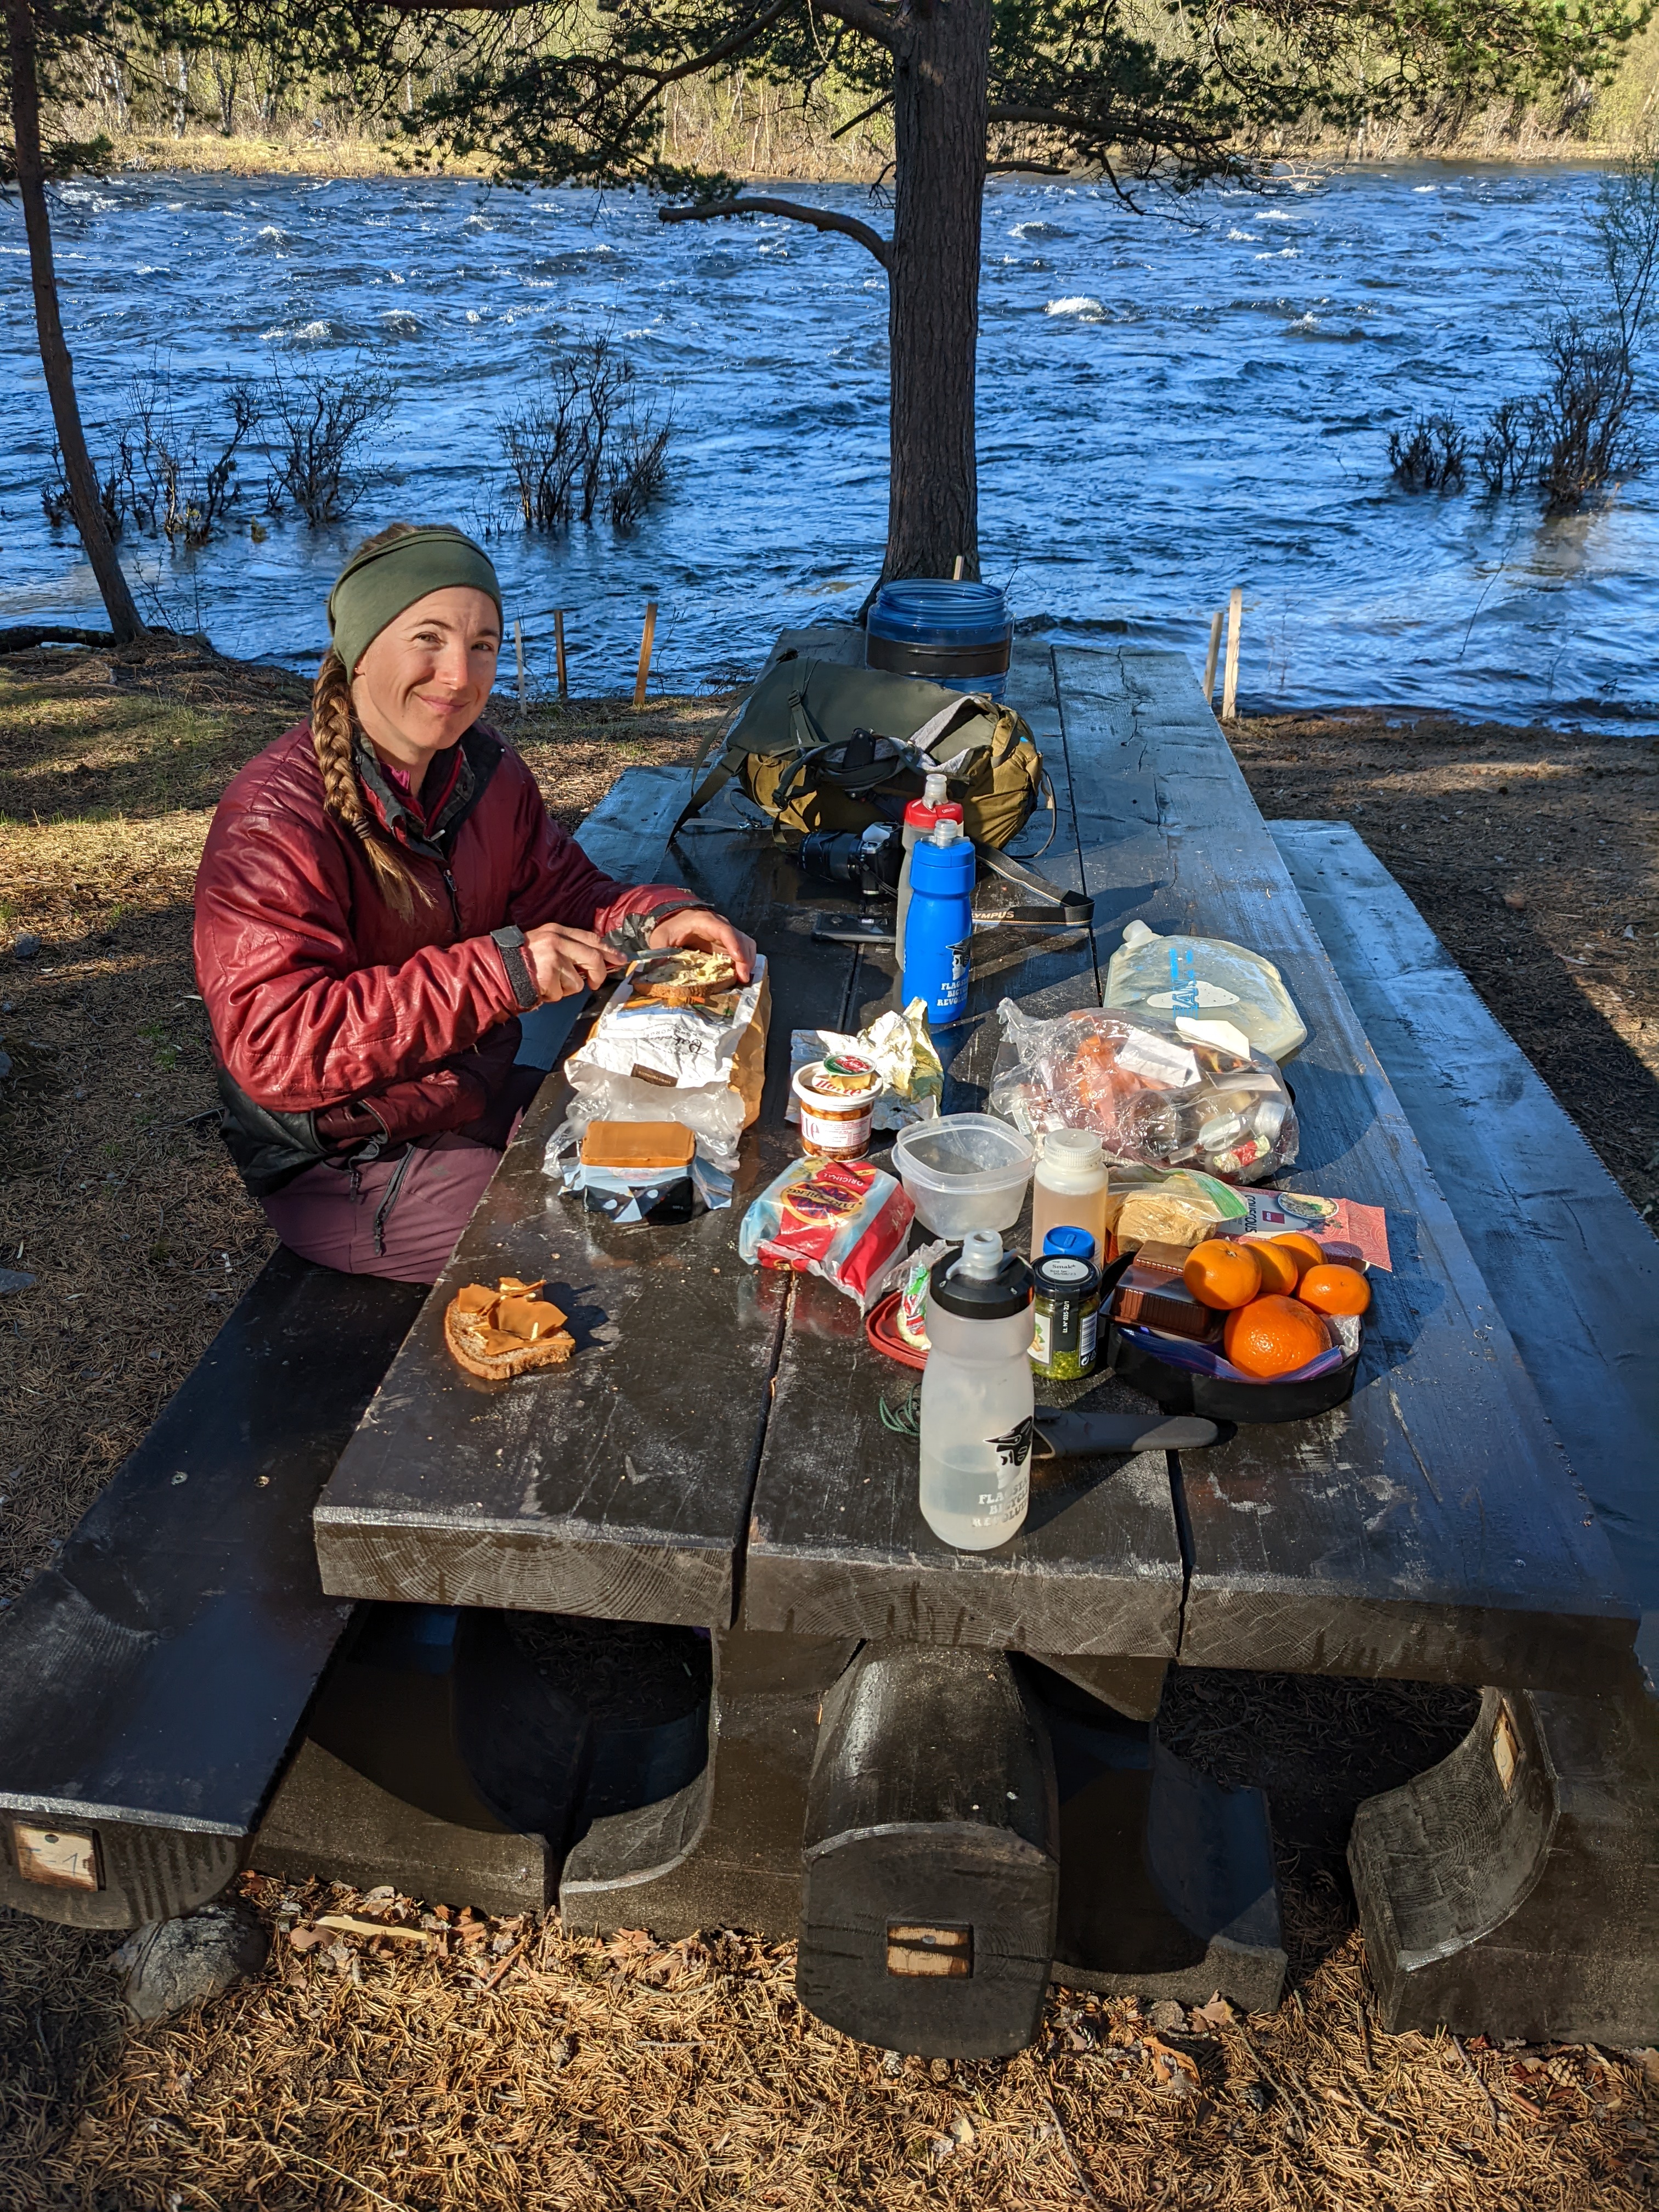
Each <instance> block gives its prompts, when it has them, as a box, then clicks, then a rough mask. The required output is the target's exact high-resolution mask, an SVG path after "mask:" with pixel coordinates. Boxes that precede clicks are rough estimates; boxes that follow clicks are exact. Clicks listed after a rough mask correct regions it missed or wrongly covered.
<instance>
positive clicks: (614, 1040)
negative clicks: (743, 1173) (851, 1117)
mask: <svg viewBox="0 0 1659 2212" xmlns="http://www.w3.org/2000/svg"><path fill="white" fill-rule="evenodd" d="M770 1011H771V994H770V992H769V987H768V984H767V980H766V963H765V961H764V960H757V961H756V963H755V975H754V979H753V981H750V983H748V984H746V985H745V986H744V988H743V989H742V990H741V991H734V992H729V993H727V994H726V995H725V996H724V997H723V998H721V999H719V1000H714V1001H713V1002H711V1003H710V1004H709V1005H708V1006H660V1005H659V1004H658V1003H657V1002H656V1001H655V1000H648V999H636V998H635V997H634V995H633V994H632V993H631V992H630V991H629V987H628V986H627V985H626V984H625V983H624V984H622V985H621V986H619V987H618V988H617V992H616V994H615V995H614V996H613V997H612V999H611V1002H610V1004H609V1005H608V1006H606V1007H605V1012H603V1013H602V1014H601V1015H600V1016H599V1020H598V1021H597V1022H596V1023H595V1024H594V1025H593V1028H592V1032H591V1033H590V1035H589V1036H588V1037H587V1039H586V1042H584V1043H583V1045H582V1046H581V1048H580V1050H578V1051H576V1052H574V1053H572V1054H571V1055H570V1058H569V1059H568V1060H566V1062H565V1064H564V1072H565V1076H566V1078H567V1079H568V1082H569V1085H570V1088H571V1091H573V1093H574V1097H572V1099H571V1102H570V1107H569V1119H570V1122H571V1125H572V1126H573V1127H574V1128H575V1130H576V1132H577V1133H578V1135H580V1133H581V1131H582V1130H583V1129H585V1128H586V1127H587V1124H588V1123H589V1122H590V1121H678V1123H679V1124H680V1126H681V1127H683V1128H686V1129H690V1132H691V1133H692V1135H693V1136H694V1137H695V1138H696V1140H697V1157H698V1158H699V1159H702V1160H704V1161H706V1162H708V1164H710V1165H712V1166H714V1167H716V1168H719V1169H720V1170H722V1171H723V1172H724V1173H726V1175H731V1174H732V1173H734V1172H735V1170H736V1169H737V1164H738V1139H740V1138H741V1136H742V1135H743V1133H744V1130H745V1129H746V1128H747V1127H749V1125H750V1122H751V1121H753V1120H754V1118H755V1116H756V1115H757V1114H758V1113H759V1111H760V1100H761V1090H762V1086H763V1082H764V1079H765V1073H766V1024H767V1019H768V1017H769V1013H770Z"/></svg>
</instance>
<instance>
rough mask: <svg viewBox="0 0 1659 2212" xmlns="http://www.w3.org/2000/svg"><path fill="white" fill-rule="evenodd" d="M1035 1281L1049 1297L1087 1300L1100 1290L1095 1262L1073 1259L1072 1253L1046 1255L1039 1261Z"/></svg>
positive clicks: (1039, 1289) (1039, 1288) (1040, 1289)
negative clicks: (1092, 1293)
mask: <svg viewBox="0 0 1659 2212" xmlns="http://www.w3.org/2000/svg"><path fill="white" fill-rule="evenodd" d="M1035 1280H1036V1287H1037V1289H1038V1291H1041V1292H1043V1293H1045V1294H1046V1295H1047V1296H1048V1297H1062V1298H1086V1297H1089V1296H1090V1295H1091V1292H1093V1291H1097V1290H1098V1289H1099V1288H1100V1277H1099V1276H1098V1275H1097V1273H1096V1272H1095V1267H1094V1263H1093V1261H1090V1260H1080V1259H1073V1257H1072V1255H1071V1254H1070V1253H1054V1254H1052V1255H1044V1257H1043V1258H1042V1259H1041V1260H1039V1261H1037V1264H1036V1277H1035Z"/></svg>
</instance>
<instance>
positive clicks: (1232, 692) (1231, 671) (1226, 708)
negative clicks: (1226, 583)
mask: <svg viewBox="0 0 1659 2212" xmlns="http://www.w3.org/2000/svg"><path fill="white" fill-rule="evenodd" d="M1243 618H1244V594H1243V592H1242V591H1241V590H1240V589H1239V588H1238V586H1237V585H1235V586H1234V587H1233V593H1232V597H1231V599H1229V600H1228V602H1227V673H1226V675H1225V678H1223V680H1222V685H1221V719H1222V720H1223V721H1224V722H1231V720H1232V719H1233V712H1234V709H1235V708H1237V704H1238V631H1239V625H1240V623H1242V622H1243Z"/></svg>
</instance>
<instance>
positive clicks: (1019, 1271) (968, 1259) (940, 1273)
mask: <svg viewBox="0 0 1659 2212" xmlns="http://www.w3.org/2000/svg"><path fill="white" fill-rule="evenodd" d="M927 1293H928V1296H929V1297H931V1298H932V1299H933V1304H935V1305H937V1306H939V1307H940V1308H941V1309H942V1310H944V1311H945V1313H949V1314H959V1315H961V1316H962V1317H963V1319H964V1320H966V1321H1006V1320H1007V1319H1008V1318H1009V1317H1010V1316H1011V1315H1013V1314H1020V1313H1024V1310H1025V1309H1026V1307H1027V1306H1029V1305H1030V1303H1031V1271H1030V1268H1029V1267H1027V1266H1026V1264H1025V1262H1024V1260H1022V1259H1021V1258H1020V1256H1019V1255H1018V1252H1005V1251H1004V1250H1003V1249H1002V1239H1001V1237H999V1236H998V1235H997V1233H996V1231H995V1230H994V1229H970V1230H969V1232H968V1234H967V1236H966V1237H964V1238H963V1246H962V1250H961V1251H960V1252H959V1253H958V1254H957V1256H956V1258H955V1259H951V1257H950V1256H949V1255H946V1257H945V1258H944V1259H943V1260H940V1261H936V1262H935V1264H934V1267H933V1273H931V1274H930V1275H929V1276H928V1278H927Z"/></svg>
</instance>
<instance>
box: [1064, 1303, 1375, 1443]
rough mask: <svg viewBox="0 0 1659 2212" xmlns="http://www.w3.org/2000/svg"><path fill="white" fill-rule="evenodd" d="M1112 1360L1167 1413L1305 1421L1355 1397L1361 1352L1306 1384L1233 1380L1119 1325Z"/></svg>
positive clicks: (1113, 1333)
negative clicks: (1176, 1361) (1199, 1368)
mask: <svg viewBox="0 0 1659 2212" xmlns="http://www.w3.org/2000/svg"><path fill="white" fill-rule="evenodd" d="M1361 1348H1362V1349H1363V1348H1364V1347H1363V1345H1362V1347H1361ZM1107 1364H1108V1365H1109V1368H1110V1369H1111V1371H1112V1372H1113V1374H1115V1375H1120V1376H1122V1378H1123V1380H1124V1381H1125V1382H1126V1383H1129V1384H1130V1385H1131V1386H1132V1387H1133V1389H1137V1390H1143V1391H1145V1393H1146V1395H1147V1397H1149V1398H1151V1399H1152V1401H1153V1402H1154V1403H1155V1404H1157V1405H1159V1406H1161V1407H1163V1408H1164V1412H1165V1413H1203V1414H1206V1415H1207V1416H1208V1418H1209V1419H1211V1420H1212V1421H1238V1422H1251V1423H1255V1422H1270V1421H1305V1420H1306V1419H1308V1418H1309V1417H1310V1414H1314V1413H1328V1412H1329V1411H1330V1409H1331V1407H1333V1406H1340V1405H1344V1404H1346V1401H1348V1400H1349V1399H1350V1398H1352V1395H1353V1386H1354V1379H1355V1377H1356V1376H1358V1372H1359V1353H1358V1352H1355V1353H1354V1355H1353V1357H1352V1358H1351V1359H1345V1360H1344V1361H1343V1363H1342V1364H1341V1365H1340V1367H1333V1368H1330V1369H1328V1370H1327V1371H1326V1373H1324V1374H1323V1375H1315V1376H1310V1378H1309V1380H1308V1381H1307V1382H1305V1383H1231V1382H1229V1381H1227V1380H1226V1379H1225V1376H1219V1375H1194V1374H1193V1373H1191V1372H1190V1370H1188V1369H1187V1368H1185V1367H1176V1366H1172V1365H1171V1364H1170V1362H1169V1361H1168V1360H1167V1359H1159V1358H1158V1357H1157V1355H1156V1354H1155V1353H1153V1352H1146V1351H1144V1350H1143V1349H1142V1348H1141V1346H1139V1345H1138V1344H1131V1343H1129V1342H1128V1341H1127V1339H1126V1338H1125V1337H1124V1335H1123V1333H1122V1331H1121V1329H1119V1328H1117V1327H1116V1326H1115V1324H1114V1325H1113V1327H1112V1328H1111V1329H1110V1332H1109V1338H1108V1350H1107Z"/></svg>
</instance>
